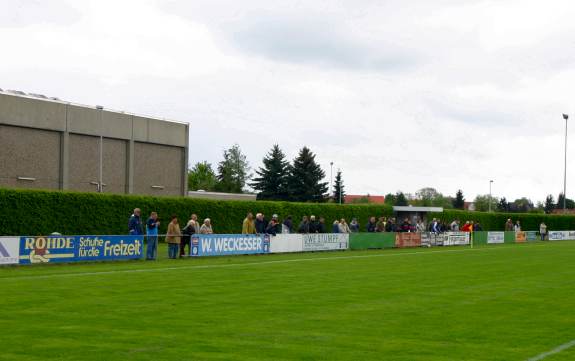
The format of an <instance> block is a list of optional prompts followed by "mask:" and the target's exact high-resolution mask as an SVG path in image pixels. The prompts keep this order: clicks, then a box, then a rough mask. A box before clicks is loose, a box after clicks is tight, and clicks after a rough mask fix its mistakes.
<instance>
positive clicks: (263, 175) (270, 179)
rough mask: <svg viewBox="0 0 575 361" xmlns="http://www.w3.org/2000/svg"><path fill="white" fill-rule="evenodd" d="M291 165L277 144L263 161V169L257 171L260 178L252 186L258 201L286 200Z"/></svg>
mask: <svg viewBox="0 0 575 361" xmlns="http://www.w3.org/2000/svg"><path fill="white" fill-rule="evenodd" d="M289 171H290V165H289V162H288V161H286V160H285V154H284V153H283V152H282V150H281V149H280V147H279V145H277V144H275V145H274V146H273V147H272V149H271V150H270V152H269V153H268V154H267V156H266V157H264V159H263V167H261V168H260V169H258V170H256V174H257V175H258V177H256V178H254V179H253V182H252V183H251V184H250V185H251V186H252V188H254V189H255V190H256V191H259V193H258V199H268V200H286V199H287V197H288V190H287V186H288V177H289Z"/></svg>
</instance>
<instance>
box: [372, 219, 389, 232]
mask: <svg viewBox="0 0 575 361" xmlns="http://www.w3.org/2000/svg"><path fill="white" fill-rule="evenodd" d="M386 225H387V222H386V219H385V217H379V220H378V221H377V223H376V224H375V231H376V232H385V226H386Z"/></svg>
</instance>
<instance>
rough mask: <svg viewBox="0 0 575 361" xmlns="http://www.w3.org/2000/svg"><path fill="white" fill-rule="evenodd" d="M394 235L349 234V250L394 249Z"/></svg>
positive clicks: (385, 233) (387, 233) (388, 233)
mask: <svg viewBox="0 0 575 361" xmlns="http://www.w3.org/2000/svg"><path fill="white" fill-rule="evenodd" d="M394 247H395V233H391V232H383V233H351V234H350V235H349V248H350V249H375V248H394Z"/></svg>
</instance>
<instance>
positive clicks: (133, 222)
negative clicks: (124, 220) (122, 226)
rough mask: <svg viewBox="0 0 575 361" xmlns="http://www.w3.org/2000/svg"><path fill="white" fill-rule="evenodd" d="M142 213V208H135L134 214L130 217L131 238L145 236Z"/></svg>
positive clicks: (129, 229)
mask: <svg viewBox="0 0 575 361" xmlns="http://www.w3.org/2000/svg"><path fill="white" fill-rule="evenodd" d="M140 213H141V211H140V208H135V209H134V213H133V214H132V215H131V216H130V220H129V221H128V231H129V233H130V235H131V236H140V235H142V234H144V230H143V229H142V220H141V219H140Z"/></svg>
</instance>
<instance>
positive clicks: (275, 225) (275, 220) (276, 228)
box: [265, 214, 282, 236]
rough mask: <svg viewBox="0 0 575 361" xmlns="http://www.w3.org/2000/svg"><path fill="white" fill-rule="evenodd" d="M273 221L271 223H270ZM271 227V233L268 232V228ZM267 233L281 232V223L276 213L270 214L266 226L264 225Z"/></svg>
mask: <svg viewBox="0 0 575 361" xmlns="http://www.w3.org/2000/svg"><path fill="white" fill-rule="evenodd" d="M272 222H273V224H272ZM270 227H273V233H270V231H269V228H270ZM265 233H267V234H273V235H274V236H275V235H276V234H277V233H282V225H281V224H280V221H279V218H278V215H277V214H273V215H272V220H271V221H270V222H269V223H268V226H267V227H266V232H265Z"/></svg>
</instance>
